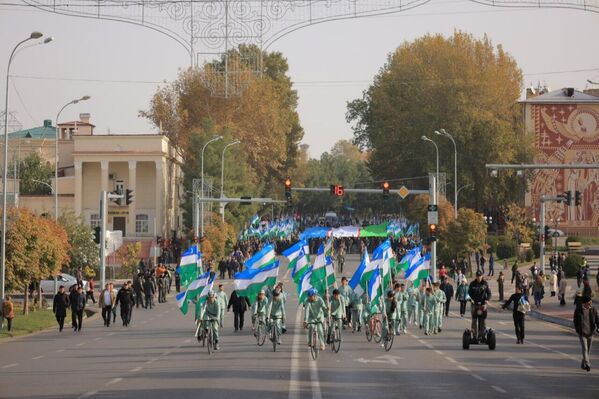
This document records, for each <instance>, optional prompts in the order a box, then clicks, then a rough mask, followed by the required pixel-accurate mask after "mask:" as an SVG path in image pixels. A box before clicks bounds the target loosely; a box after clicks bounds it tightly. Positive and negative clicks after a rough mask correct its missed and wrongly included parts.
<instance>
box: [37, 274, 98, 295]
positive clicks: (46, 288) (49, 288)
mask: <svg viewBox="0 0 599 399" xmlns="http://www.w3.org/2000/svg"><path fill="white" fill-rule="evenodd" d="M75 284H77V279H76V278H75V277H74V276H71V275H70V274H67V273H61V274H59V275H58V276H56V289H57V290H58V287H60V286H61V285H64V288H65V290H67V291H68V289H69V287H70V286H72V285H75ZM41 285H42V292H43V293H45V294H52V293H53V292H54V276H50V277H48V279H46V280H42V283H41ZM86 288H87V281H86V280H83V290H84V291H85V289H86Z"/></svg>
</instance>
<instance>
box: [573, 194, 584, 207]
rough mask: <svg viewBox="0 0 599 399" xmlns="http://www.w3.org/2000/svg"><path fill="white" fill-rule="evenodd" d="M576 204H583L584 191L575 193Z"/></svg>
mask: <svg viewBox="0 0 599 399" xmlns="http://www.w3.org/2000/svg"><path fill="white" fill-rule="evenodd" d="M574 205H576V206H578V205H582V193H581V192H580V191H576V192H575V193H574Z"/></svg>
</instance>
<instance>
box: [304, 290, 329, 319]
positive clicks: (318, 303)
mask: <svg viewBox="0 0 599 399" xmlns="http://www.w3.org/2000/svg"><path fill="white" fill-rule="evenodd" d="M327 312H328V309H327V305H326V303H325V302H324V299H322V298H321V297H319V296H318V297H316V300H314V302H310V301H309V300H308V301H306V303H305V310H304V322H305V323H314V322H318V321H319V322H321V323H323V322H324V318H325V315H326V314H327Z"/></svg>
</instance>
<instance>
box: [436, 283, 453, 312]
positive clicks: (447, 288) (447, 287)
mask: <svg viewBox="0 0 599 399" xmlns="http://www.w3.org/2000/svg"><path fill="white" fill-rule="evenodd" d="M439 288H440V289H441V291H443V292H444V293H445V298H446V301H445V317H447V316H449V304H450V303H451V298H453V285H451V283H450V282H449V278H448V277H445V278H444V279H443V282H442V283H441V285H440V286H439Z"/></svg>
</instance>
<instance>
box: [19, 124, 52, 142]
mask: <svg viewBox="0 0 599 399" xmlns="http://www.w3.org/2000/svg"><path fill="white" fill-rule="evenodd" d="M8 137H9V139H11V140H13V139H23V140H26V139H32V140H43V139H49V140H54V139H56V127H54V126H52V125H48V124H46V125H44V126H38V127H33V128H30V129H23V130H18V131H16V132H12V133H9V134H8Z"/></svg>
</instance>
